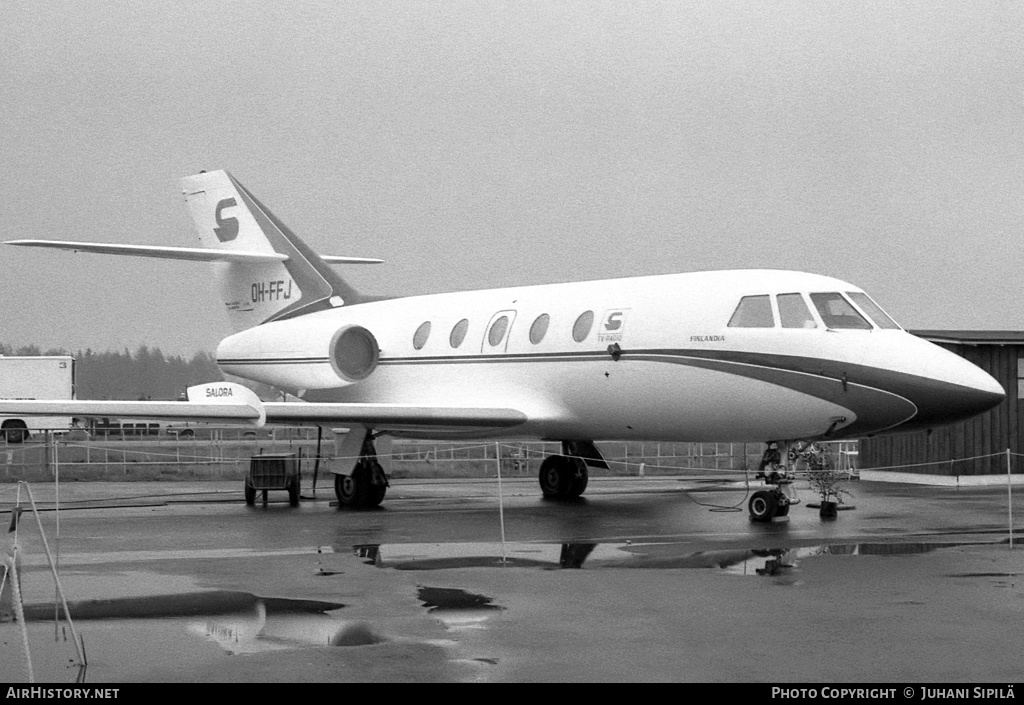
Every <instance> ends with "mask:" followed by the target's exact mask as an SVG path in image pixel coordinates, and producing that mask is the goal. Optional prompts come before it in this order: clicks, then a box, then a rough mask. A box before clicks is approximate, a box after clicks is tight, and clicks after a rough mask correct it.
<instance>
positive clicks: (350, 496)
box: [334, 468, 366, 507]
mask: <svg viewBox="0 0 1024 705" xmlns="http://www.w3.org/2000/svg"><path fill="white" fill-rule="evenodd" d="M358 473H359V468H356V470H355V472H353V473H352V474H351V475H335V476H334V494H335V495H336V496H337V498H338V504H340V505H341V506H343V507H358V506H360V505H362V503H363V495H364V494H365V493H366V491H365V488H364V486H363V483H362V482H359V480H358V478H357V477H356V475H357V474H358Z"/></svg>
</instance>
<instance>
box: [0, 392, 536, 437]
mask: <svg viewBox="0 0 1024 705" xmlns="http://www.w3.org/2000/svg"><path fill="white" fill-rule="evenodd" d="M0 416H13V417H19V416H81V417H101V416H105V417H115V418H116V417H122V418H133V419H185V420H190V421H210V422H222V423H251V424H255V425H257V426H262V425H264V424H265V423H280V424H289V423H291V424H299V423H331V424H340V425H357V424H362V425H367V426H373V427H375V428H409V427H412V428H439V427H458V428H467V429H481V428H510V427H512V426H518V425H519V424H521V423H525V422H526V420H527V416H526V414H524V413H522V412H521V411H517V410H515V409H505V408H487V407H447V406H423V405H418V404H372V403H371V404H367V403H311V402H263V401H261V400H260V399H259V397H257V396H256V395H255V394H254V393H253V392H252V391H250V390H249V389H248V388H246V387H243V386H242V385H239V384H235V383H232V382H213V383H210V384H201V385H196V386H194V387H189V389H188V401H110V400H75V399H63V400H38V399H37V400H23V399H3V400H0Z"/></svg>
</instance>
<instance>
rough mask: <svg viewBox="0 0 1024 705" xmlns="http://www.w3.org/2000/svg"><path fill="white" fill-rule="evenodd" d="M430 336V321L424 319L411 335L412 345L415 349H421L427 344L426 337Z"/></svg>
mask: <svg viewBox="0 0 1024 705" xmlns="http://www.w3.org/2000/svg"><path fill="white" fill-rule="evenodd" d="M429 337H430V321H424V322H423V323H421V324H420V327H419V328H417V329H416V335H414V336H413V337H412V346H413V347H414V348H416V349H417V350H422V349H423V346H424V345H426V344H427V338H429Z"/></svg>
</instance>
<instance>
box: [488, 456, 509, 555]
mask: <svg viewBox="0 0 1024 705" xmlns="http://www.w3.org/2000/svg"><path fill="white" fill-rule="evenodd" d="M486 455H487V446H484V456H485V457H486ZM494 464H495V466H496V467H497V468H498V518H499V521H500V522H501V564H502V565H505V564H506V563H507V555H508V554H507V553H506V552H505V500H504V497H503V495H502V491H501V450H500V447H499V446H498V442H497V441H495V443H494Z"/></svg>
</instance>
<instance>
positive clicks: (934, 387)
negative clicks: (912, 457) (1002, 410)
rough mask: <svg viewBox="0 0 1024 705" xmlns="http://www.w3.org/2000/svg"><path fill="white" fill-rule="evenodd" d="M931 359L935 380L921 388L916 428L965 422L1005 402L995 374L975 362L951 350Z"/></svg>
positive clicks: (1004, 394) (915, 422) (919, 390)
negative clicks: (993, 375)
mask: <svg viewBox="0 0 1024 705" xmlns="http://www.w3.org/2000/svg"><path fill="white" fill-rule="evenodd" d="M935 347H936V350H937V351H938V350H941V353H939V355H938V356H936V357H933V358H932V360H931V363H932V365H931V367H932V374H931V375H929V376H930V377H932V379H933V380H934V381H933V382H931V383H928V384H926V385H925V386H927V387H928V388H927V389H925V388H919V389H918V390H917V391H918V394H916V395H915V396H916V398H914V399H912V401H914V403H915V404H916V405H917V408H918V412H917V415H916V416H915V417H914V419H913V420H912V422H911V425H912V426H915V427H928V428H931V427H933V426H940V425H943V424H948V423H953V422H956V421H963V420H965V419H969V418H971V417H972V416H977V415H978V414H982V413H984V412H986V411H988V410H990V409H993V408H995V407H996V406H998V405H999V404H1001V403H1002V402H1003V400H1004V399H1006V391H1005V390H1004V389H1003V387H1002V385H1000V384H999V382H997V381H996V379H995V378H994V377H992V375H990V374H989V373H988V372H985V371H984V370H983V369H981V368H980V367H978V366H977V365H975V364H974V363H972V362H970V361H969V360H966V359H964V358H962V357H960V356H959V355H957V354H955V353H952V352H950V351H948V350H945V349H941V348H938V347H937V346H935Z"/></svg>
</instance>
